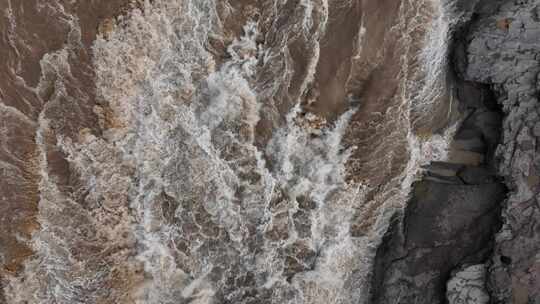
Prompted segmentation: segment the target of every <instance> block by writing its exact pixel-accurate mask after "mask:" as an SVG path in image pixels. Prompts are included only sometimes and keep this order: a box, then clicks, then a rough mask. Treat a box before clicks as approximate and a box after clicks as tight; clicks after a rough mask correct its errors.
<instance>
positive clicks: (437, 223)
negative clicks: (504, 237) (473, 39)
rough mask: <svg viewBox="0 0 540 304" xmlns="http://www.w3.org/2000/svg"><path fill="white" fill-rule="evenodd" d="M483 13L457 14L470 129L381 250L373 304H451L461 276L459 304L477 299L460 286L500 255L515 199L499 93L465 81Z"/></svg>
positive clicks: (463, 102)
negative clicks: (503, 171)
mask: <svg viewBox="0 0 540 304" xmlns="http://www.w3.org/2000/svg"><path fill="white" fill-rule="evenodd" d="M479 6H481V4H478V3H477V2H471V3H469V4H467V3H462V2H459V1H457V2H456V6H455V9H456V10H460V11H461V12H462V14H463V16H464V19H463V20H462V21H461V22H462V24H458V25H457V26H458V28H456V34H455V36H456V38H455V39H456V41H455V43H454V50H452V61H453V65H454V68H455V69H456V70H457V73H456V75H455V77H454V87H455V88H456V89H455V92H454V94H455V96H456V97H457V99H458V100H459V110H460V113H461V115H462V117H463V122H462V123H461V125H460V127H459V129H458V131H457V132H456V134H455V136H454V140H453V143H452V145H451V151H450V155H449V159H448V162H436V163H432V164H431V165H430V166H428V167H427V168H426V172H425V174H424V177H423V179H422V181H420V182H417V183H416V184H415V185H414V186H413V193H412V198H411V200H410V202H409V203H408V205H407V207H406V208H405V210H404V211H403V212H402V213H401V214H397V215H395V217H394V221H393V223H392V225H391V226H390V229H389V230H388V232H387V233H386V236H385V238H384V240H383V243H382V245H381V247H380V248H379V249H378V252H377V258H376V263H375V265H374V272H373V285H372V286H373V287H372V302H373V303H394V302H395V303H446V288H447V282H448V281H449V280H450V278H451V277H452V276H454V275H456V276H457V278H456V279H454V280H453V281H452V288H453V289H452V297H451V298H452V299H451V301H453V302H451V303H454V302H455V301H459V300H463V299H460V294H471V292H468V291H464V292H463V291H461V290H459V288H461V287H460V286H457V287H456V286H455V285H456V284H457V283H455V282H458V281H460V280H461V282H468V281H467V276H468V275H469V276H470V275H471V273H473V276H479V277H482V274H485V267H484V266H483V265H478V266H474V267H473V266H470V265H476V264H483V263H485V262H486V261H487V260H489V258H490V257H491V255H492V252H493V246H494V235H495V233H496V232H497V231H499V229H500V228H501V221H500V212H501V202H502V201H503V200H504V199H505V197H506V191H507V190H506V186H505V185H504V184H503V183H502V182H501V179H500V177H499V176H497V170H496V168H497V162H498V159H497V158H496V155H497V154H496V149H497V146H498V144H499V142H500V137H501V129H502V128H501V123H502V119H503V115H502V113H501V111H500V109H499V106H498V104H497V100H496V96H495V95H494V93H493V90H492V88H491V87H490V86H489V85H487V84H485V83H481V82H477V81H475V79H470V77H466V76H464V75H463V74H462V73H461V71H462V70H463V69H467V67H468V64H469V63H468V61H467V55H466V54H467V53H468V51H467V48H468V43H469V42H468V40H466V39H462V37H465V36H467V35H468V33H469V26H470V23H468V22H467V18H469V17H471V18H472V17H475V18H476V15H475V14H473V12H474V10H475V8H477V7H479ZM476 268H478V269H480V270H482V271H477V270H478V269H476ZM460 269H461V270H463V269H465V270H463V271H462V272H459V271H460ZM471 269H472V270H474V271H472V270H471ZM456 272H459V273H458V274H456ZM461 276H463V277H461ZM475 279H477V278H475ZM481 281H483V280H481ZM477 283H478V282H473V283H472V284H473V285H474V284H477ZM467 284H469V283H463V286H467ZM484 285H485V284H484V282H480V286H476V285H475V286H474V288H478V291H479V292H480V293H481V294H482V295H481V296H480V297H477V298H476V300H471V299H473V298H474V297H472V298H468V300H466V303H485V300H486V297H485V296H484V295H483V293H484V291H483V289H484ZM463 288H469V287H463ZM475 291H476V290H475ZM456 303H457V302H456Z"/></svg>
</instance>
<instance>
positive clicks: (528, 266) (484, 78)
mask: <svg viewBox="0 0 540 304" xmlns="http://www.w3.org/2000/svg"><path fill="white" fill-rule="evenodd" d="M539 15H540V4H539V3H538V1H500V0H499V1H483V2H481V3H480V4H479V6H478V8H477V15H476V18H475V20H473V22H472V23H471V25H470V27H469V30H468V33H467V34H466V35H465V36H464V37H462V39H463V42H464V43H463V45H464V46H465V47H464V53H465V54H466V57H465V58H463V60H464V62H466V65H463V69H462V70H461V71H460V72H461V73H462V75H463V77H464V78H466V79H468V80H471V81H475V82H478V83H484V84H486V85H489V86H490V87H492V88H493V90H494V92H495V95H496V98H497V101H498V103H499V105H500V106H502V110H503V112H504V116H505V117H504V121H503V128H502V130H503V135H502V138H501V141H500V145H499V147H498V151H497V157H498V158H500V164H499V166H498V169H499V174H500V175H501V176H502V177H504V180H505V182H506V184H507V186H508V188H509V190H510V193H509V197H508V199H507V200H506V201H505V204H504V207H503V227H502V230H501V231H500V232H499V233H498V234H497V236H496V244H495V252H494V254H493V257H492V258H491V260H490V267H489V270H488V277H489V284H488V285H489V290H490V292H491V296H492V302H493V303H515V304H521V303H540V275H539V274H540V220H539V219H540V204H539V200H540V196H539V192H540V188H539V184H540V183H539V181H540V178H539V172H540V171H539V170H540V154H539V153H538V151H539V149H540V147H539V146H538V139H539V137H540V122H539V115H538V114H539V113H540V105H539V103H538V92H539V88H540V82H539V78H538V76H539V73H540V65H539V59H540V40H539V37H540V17H539Z"/></svg>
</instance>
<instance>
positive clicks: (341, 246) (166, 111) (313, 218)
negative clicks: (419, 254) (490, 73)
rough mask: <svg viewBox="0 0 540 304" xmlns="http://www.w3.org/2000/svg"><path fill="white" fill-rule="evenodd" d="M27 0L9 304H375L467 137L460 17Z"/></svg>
mask: <svg viewBox="0 0 540 304" xmlns="http://www.w3.org/2000/svg"><path fill="white" fill-rule="evenodd" d="M23 2H25V1H16V0H7V1H3V2H2V4H1V8H2V11H3V19H2V28H1V29H2V34H3V36H2V47H3V49H4V50H3V51H2V52H3V54H2V55H3V56H4V58H6V60H5V62H4V63H2V64H3V69H5V70H6V71H8V74H9V75H6V77H5V78H4V80H2V81H3V82H4V83H3V84H2V91H0V97H1V101H2V103H0V116H1V117H2V122H1V123H0V125H1V126H2V127H1V129H0V130H1V134H2V135H3V138H4V139H3V141H2V151H0V153H1V156H2V159H0V169H1V171H0V172H1V174H2V177H6V178H5V180H4V179H3V181H2V187H3V189H1V190H0V192H2V191H3V192H4V193H3V194H2V195H3V196H2V200H3V204H4V205H3V207H2V208H3V209H2V210H1V211H2V212H5V213H6V214H9V212H13V211H12V210H15V209H16V208H23V209H24V210H22V211H21V213H20V214H21V217H18V216H14V217H12V218H9V219H5V220H3V223H2V225H3V227H10V228H9V229H8V228H5V229H6V230H5V231H6V235H4V236H2V242H3V244H5V246H6V248H7V249H4V251H3V255H2V257H1V258H2V262H3V264H5V265H9V267H6V269H4V270H2V272H1V273H0V275H1V277H2V286H3V299H2V300H0V302H2V301H5V302H6V303H200V304H202V303H280V304H281V303H320V304H330V303H367V302H368V297H367V295H368V293H369V284H368V283H369V277H370V271H371V269H372V266H373V265H372V259H373V256H374V253H375V249H376V248H377V246H378V244H379V242H380V240H381V236H382V233H384V231H385V230H386V227H387V223H388V219H389V217H390V216H391V214H392V213H393V211H394V210H396V209H397V208H401V207H403V205H404V204H405V202H406V200H407V197H408V195H409V189H410V186H411V184H412V182H413V181H414V179H415V178H416V177H417V175H418V173H419V172H420V170H421V166H422V165H424V164H427V163H428V162H429V161H432V160H441V159H445V158H446V154H447V146H448V142H449V138H450V136H451V135H452V134H453V132H454V128H453V127H447V126H453V125H455V123H456V119H455V115H453V113H454V110H453V109H454V105H453V104H452V100H451V98H449V97H448V96H449V94H448V92H449V90H450V88H449V87H448V85H447V84H448V83H449V82H448V79H447V77H448V75H447V71H446V66H447V62H446V60H447V57H448V56H447V55H448V54H447V53H448V43H449V37H450V33H451V30H452V26H453V24H454V23H455V22H456V21H457V20H458V18H459V16H454V15H452V8H451V7H448V6H447V5H445V4H444V3H441V2H439V1H437V0H416V1H410V0H401V1H396V0H392V1H381V0H376V1H371V0H363V1H360V0H358V1H357V0H265V1H258V0H239V1H227V0H215V1H213V0H155V1H146V2H143V1H139V2H132V3H131V4H129V3H127V2H128V1H123V2H126V3H121V2H122V1H110V2H108V3H105V4H100V3H99V2H100V1H89V2H88V3H79V1H62V0H54V1H53V0H35V1H26V2H28V3H23ZM101 2H107V1H101ZM117 2H118V3H117ZM96 29H97V30H96ZM96 31H97V32H96ZM8 177H9V178H8ZM4 189H5V190H4ZM21 189H22V190H21ZM11 192H13V193H11ZM17 204H18V206H19V207H15V205H17ZM22 204H25V206H27V207H20V206H22ZM6 206H7V207H6ZM10 208H11V209H10ZM10 210H11V211H10ZM11 214H13V213H11ZM21 257H22V258H21Z"/></svg>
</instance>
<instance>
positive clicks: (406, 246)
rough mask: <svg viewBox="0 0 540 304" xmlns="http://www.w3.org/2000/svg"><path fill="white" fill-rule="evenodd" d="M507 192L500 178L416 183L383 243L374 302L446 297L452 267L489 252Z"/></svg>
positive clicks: (436, 300)
mask: <svg viewBox="0 0 540 304" xmlns="http://www.w3.org/2000/svg"><path fill="white" fill-rule="evenodd" d="M504 195H505V189H504V186H503V185H501V184H500V183H484V184H480V185H458V184H444V183H440V182H434V181H429V180H426V181H421V182H418V183H417V184H415V186H414V193H413V197H412V199H411V201H410V202H409V205H408V206H407V208H406V210H405V212H404V219H403V223H402V222H401V221H399V220H396V221H394V223H393V224H392V227H391V228H390V230H389V232H388V234H387V237H386V238H385V240H384V242H383V243H384V246H382V247H380V248H379V252H378V255H379V257H380V258H379V260H378V263H377V265H376V266H375V267H376V268H377V269H378V271H377V272H376V273H375V282H376V286H377V287H376V288H375V289H374V297H373V302H374V303H391V301H392V299H399V300H398V302H397V303H443V301H444V292H445V284H446V281H447V279H448V276H449V274H450V272H451V270H452V269H454V268H455V267H457V266H458V265H460V264H463V263H479V262H481V261H483V260H484V259H485V258H486V257H487V254H489V246H488V244H489V243H490V241H491V238H492V235H493V233H494V232H496V231H497V229H498V228H499V227H500V225H499V222H498V215H499V202H500V201H501V200H502V199H503V198H504Z"/></svg>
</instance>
